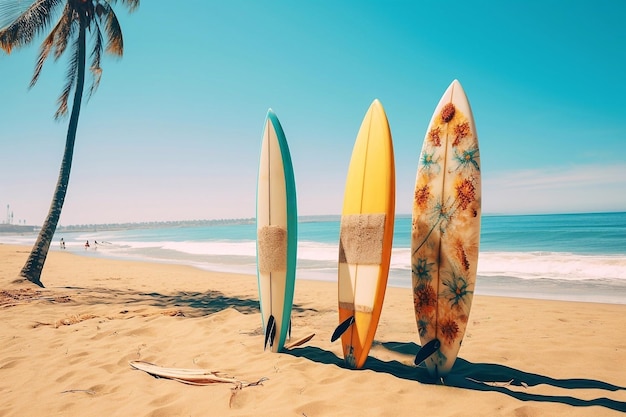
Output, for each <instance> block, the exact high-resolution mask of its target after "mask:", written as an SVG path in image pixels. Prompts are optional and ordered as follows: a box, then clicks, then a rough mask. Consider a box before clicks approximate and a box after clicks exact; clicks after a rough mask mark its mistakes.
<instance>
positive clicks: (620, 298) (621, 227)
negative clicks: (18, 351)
mask: <svg viewBox="0 0 626 417" xmlns="http://www.w3.org/2000/svg"><path fill="white" fill-rule="evenodd" d="M339 222H340V218H339V216H318V217H303V218H301V219H300V221H299V224H298V242H299V243H298V266H297V278H298V279H313V280H324V281H335V282H336V280H337V258H338V239H339ZM100 229H101V226H97V227H94V228H92V229H91V230H95V231H80V232H63V231H57V233H56V235H55V241H54V244H53V246H52V248H51V250H61V249H60V247H59V244H58V242H59V240H60V239H61V238H63V239H64V240H65V242H66V250H67V251H71V252H73V253H76V254H78V255H82V256H92V257H103V258H114V259H132V260H144V261H151V262H165V263H176V264H185V265H191V266H195V267H198V268H201V269H206V270H211V271H223V272H237V273H247V274H253V275H256V226H255V224H254V222H253V221H251V222H248V223H245V222H243V223H242V222H238V223H235V222H233V223H232V224H229V223H224V224H215V225H209V226H207V225H203V226H191V227H152V228H141V227H139V226H137V227H133V226H132V225H131V226H130V227H128V228H126V229H124V230H114V231H107V230H100ZM410 232H411V217H410V215H398V216H396V222H395V229H394V241H393V253H392V258H391V268H390V272H389V281H388V285H389V286H393V287H403V288H410V286H411V267H410V245H411V241H410ZM35 238H36V235H35V234H0V243H7V244H24V245H32V244H33V243H34V241H35ZM87 240H89V242H90V243H91V247H90V248H89V249H88V250H85V248H84V243H85V241H87ZM480 240H481V243H480V254H479V261H478V277H477V282H476V288H475V293H476V294H484V295H499V296H510V297H524V298H539V299H553V300H568V301H585V302H603V303H617V304H626V212H624V213H587V214H550V215H506V216H505V215H503V216H495V215H483V217H482V230H481V239H480ZM94 241H97V242H98V245H97V246H96V245H94ZM44 273H45V271H44ZM207 285H208V286H210V284H207ZM296 291H297V288H296Z"/></svg>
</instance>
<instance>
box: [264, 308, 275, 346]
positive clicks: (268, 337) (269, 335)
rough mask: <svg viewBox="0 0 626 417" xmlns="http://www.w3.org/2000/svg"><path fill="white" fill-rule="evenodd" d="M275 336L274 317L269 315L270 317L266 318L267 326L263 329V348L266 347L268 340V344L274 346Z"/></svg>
mask: <svg viewBox="0 0 626 417" xmlns="http://www.w3.org/2000/svg"><path fill="white" fill-rule="evenodd" d="M275 336H276V319H274V316H273V315H270V318H269V319H268V320H267V328H266V329H265V344H264V345H263V350H265V349H267V346H268V342H269V346H270V347H272V346H274V337H275Z"/></svg>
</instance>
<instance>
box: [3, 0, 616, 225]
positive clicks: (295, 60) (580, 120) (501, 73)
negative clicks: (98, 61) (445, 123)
mask: <svg viewBox="0 0 626 417" xmlns="http://www.w3.org/2000/svg"><path fill="white" fill-rule="evenodd" d="M165 4H166V3H165V2H157V1H144V2H142V4H141V6H140V8H139V9H138V10H137V11H136V12H135V13H133V14H128V13H127V12H126V10H125V9H124V8H123V7H121V6H120V4H117V6H116V11H117V14H118V17H119V19H120V21H121V25H122V29H123V32H124V41H125V51H124V57H123V58H122V59H115V58H112V57H109V56H107V57H105V58H104V60H103V64H102V67H103V74H102V81H101V84H100V88H99V90H98V91H97V92H96V94H95V95H94V96H93V97H92V98H91V100H90V101H89V102H87V103H85V104H84V106H83V109H82V113H81V117H80V122H79V128H78V136H77V144H76V150H75V155H74V165H73V169H72V177H71V180H70V184H69V189H68V194H67V199H66V202H65V206H64V209H63V214H62V216H61V221H60V224H62V225H69V224H88V223H108V222H134V221H163V220H186V219H216V218H239V217H254V215H255V199H256V194H255V193H256V180H257V168H258V157H259V152H260V145H261V134H262V128H263V122H264V119H265V115H266V112H267V109H268V108H270V107H271V108H273V109H274V111H275V112H276V114H277V115H278V117H279V119H280V121H281V123H282V125H283V128H284V130H285V134H286V136H287V140H288V142H289V146H290V148H291V155H292V159H293V164H294V172H295V176H296V186H297V192H298V211H299V214H301V215H312V214H338V213H340V212H341V205H342V201H343V192H344V184H345V176H346V173H347V169H348V164H349V161H350V155H351V152H352V146H353V144H354V139H355V138H356V134H357V132H358V129H359V126H360V123H361V121H362V118H363V116H364V115H365V112H366V110H367V108H368V107H369V105H370V103H371V102H372V100H373V99H375V98H378V99H379V100H380V101H381V102H382V104H383V106H384V107H385V110H386V112H387V116H388V119H389V123H390V126H391V130H392V134H393V139H394V149H395V156H396V178H397V194H396V207H397V213H398V214H406V213H410V211H411V204H412V197H413V188H414V184H415V176H416V169H417V162H418V158H419V152H420V150H421V146H422V141H423V138H424V134H425V132H426V128H427V125H428V122H429V120H430V117H431V115H432V112H433V110H434V108H435V106H436V104H437V102H438V101H439V99H440V97H441V95H442V94H443V92H444V91H445V89H446V88H447V87H448V85H449V84H450V83H451V82H452V80H454V79H458V80H459V81H460V82H461V84H462V85H463V87H464V89H465V92H466V93H467V95H468V97H469V100H470V103H471V105H472V109H473V113H474V118H475V121H476V125H477V129H478V135H479V140H480V146H481V162H482V171H483V212H484V213H485V214H495V213H511V214H519V213H552V212H584V211H623V210H626V153H625V152H624V147H625V146H626V116H625V115H626V101H625V99H626V83H625V81H626V76H625V74H626V48H625V47H624V45H626V28H625V26H624V24H623V20H624V17H626V2H621V1H609V0H601V1H580V0H579V1H575V0H574V1H570V0H568V1H566V0H562V1H556V0H528V1H519V2H500V1H478V2H467V1H465V2H460V1H448V2H418V1H367V0H360V1H312V2H294V1H287V0H284V1H283V0H280V1H274V2H258V1H252V0H250V1H243V0H233V1H228V2H204V1H196V2H177V3H176V4H175V5H173V4H171V3H167V6H166V5H165ZM41 40H42V38H39V39H37V41H36V42H35V44H34V45H33V46H32V47H28V48H23V49H19V50H15V51H14V52H12V54H11V55H7V54H6V53H4V52H2V51H0V74H1V76H0V94H1V97H2V101H1V103H2V104H1V105H0V106H1V107H0V109H1V110H0V209H1V210H0V221H4V220H5V217H6V206H7V204H8V205H10V209H11V211H12V212H13V216H14V223H18V222H19V221H25V222H26V223H28V224H40V223H41V222H43V219H44V218H45V216H46V213H47V211H48V207H49V204H50V199H51V197H52V193H53V190H54V186H55V183H56V179H57V175H58V169H59V166H60V163H61V158H62V153H63V148H64V143H65V134H66V128H67V121H68V120H67V119H64V120H62V121H60V122H56V121H54V119H53V115H54V112H55V110H56V99H57V97H58V96H59V94H60V92H61V89H62V87H63V76H64V73H65V70H66V58H65V57H63V58H61V59H60V60H59V61H58V62H54V61H52V60H50V62H47V63H46V66H44V71H43V73H42V76H41V78H40V80H39V82H38V84H37V85H36V86H35V87H34V88H32V89H30V90H29V89H28V83H29V81H30V78H31V76H32V71H33V69H34V65H35V61H36V57H37V52H38V47H39V44H40V42H41Z"/></svg>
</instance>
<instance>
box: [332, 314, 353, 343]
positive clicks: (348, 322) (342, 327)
mask: <svg viewBox="0 0 626 417" xmlns="http://www.w3.org/2000/svg"><path fill="white" fill-rule="evenodd" d="M352 323H354V316H350V317H348V318H347V319H345V320H344V321H343V322H342V323H341V324H340V325H339V326H337V328H336V329H335V331H334V332H333V335H332V337H331V338H330V341H331V342H334V341H335V340H337V339H339V338H340V337H341V335H342V334H344V333H345V332H346V330H348V328H350V326H352Z"/></svg>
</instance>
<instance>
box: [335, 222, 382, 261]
mask: <svg viewBox="0 0 626 417" xmlns="http://www.w3.org/2000/svg"><path fill="white" fill-rule="evenodd" d="M384 233H385V213H380V214H348V215H344V216H341V232H340V234H339V237H340V242H339V246H340V250H339V262H341V263H348V264H362V265H378V264H380V263H381V257H382V253H383V236H384Z"/></svg>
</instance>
